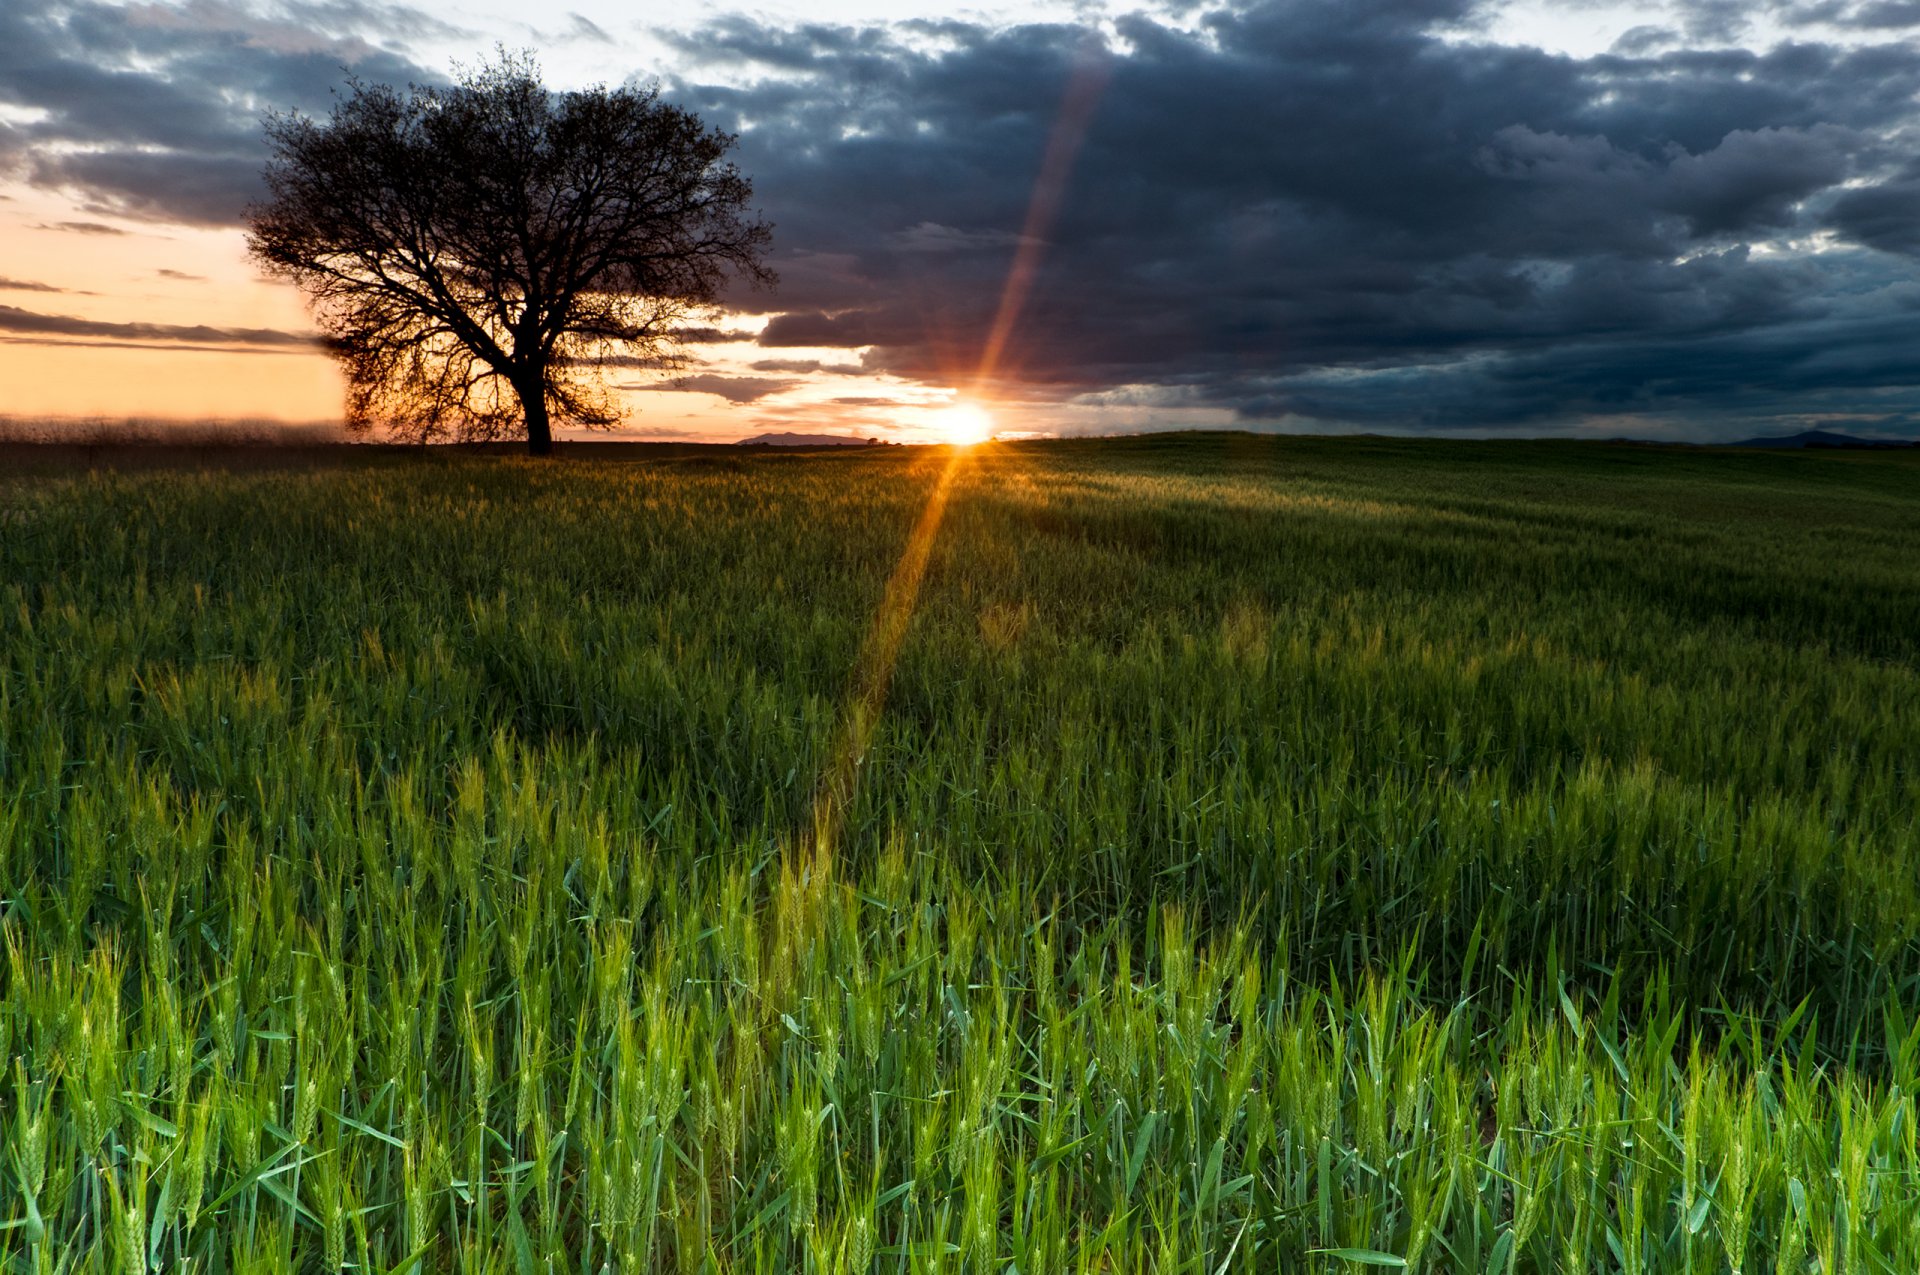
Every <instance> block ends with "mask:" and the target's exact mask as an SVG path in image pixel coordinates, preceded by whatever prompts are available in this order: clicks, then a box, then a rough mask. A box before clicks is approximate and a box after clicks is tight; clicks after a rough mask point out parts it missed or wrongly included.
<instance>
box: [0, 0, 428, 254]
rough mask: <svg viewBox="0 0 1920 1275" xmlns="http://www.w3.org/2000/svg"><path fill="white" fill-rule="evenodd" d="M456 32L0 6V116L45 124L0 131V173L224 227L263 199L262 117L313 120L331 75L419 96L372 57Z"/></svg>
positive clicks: (409, 18) (207, 11)
mask: <svg viewBox="0 0 1920 1275" xmlns="http://www.w3.org/2000/svg"><path fill="white" fill-rule="evenodd" d="M455 31H456V29H455V28H453V27H451V26H449V25H448V24H446V23H444V22H442V21H440V20H439V19H437V18H434V17H432V16H431V15H429V14H427V13H425V12H424V11H422V10H419V9H414V8H410V7H407V6H403V5H395V4H378V3H370V2H366V0H278V3H275V4H274V5H272V6H271V7H262V6H257V5H250V4H246V3H228V2H225V0H186V2H185V3H176V4H160V3H155V4H142V5H136V6H123V5H119V4H111V3H104V2H103V0H48V2H47V3H43V4H33V5H28V4H20V5H15V4H8V5H4V6H0V103H4V104H8V105H13V106H19V107H26V108H31V109H34V110H36V111H38V112H41V113H43V116H42V118H40V119H38V120H37V121H36V122H34V123H30V124H13V125H10V126H7V127H5V128H4V130H0V171H5V170H6V169H9V168H11V169H13V170H14V171H16V172H17V173H19V174H20V175H22V176H24V177H25V178H26V179H27V180H28V181H30V182H32V183H33V184H35V185H37V186H41V187H45V188H49V189H61V190H68V191H71V192H74V193H75V194H76V195H77V196H78V197H79V199H80V200H81V202H82V203H83V204H84V205H85V206H86V207H88V208H90V209H92V210H96V211H99V212H104V213H113V214H119V215H124V216H131V217H138V218H146V219H151V220H156V221H171V222H185V223H191V224H200V225H232V224H235V223H236V222H237V221H238V220H239V217H240V214H241V211H242V209H243V208H244V207H245V206H246V204H247V202H248V201H249V200H252V199H254V198H257V197H258V196H259V195H260V193H261V190H262V188H261V186H260V169H261V164H262V161H263V159H264V151H263V149H262V141H261V135H260V115H261V113H262V112H264V111H267V110H285V109H289V108H301V109H306V110H312V111H324V110H326V109H327V107H328V103H329V100H330V99H329V93H330V91H331V90H332V89H334V88H336V87H337V86H338V84H339V81H340V78H341V68H342V67H343V66H345V67H350V68H352V69H353V70H354V71H355V72H357V73H359V74H361V75H362V76H364V77H365V78H367V79H369V80H389V81H396V82H403V83H404V82H406V81H407V80H409V79H411V80H419V81H429V80H432V79H434V78H435V77H433V76H432V75H430V74H427V73H424V72H422V71H421V69H420V68H418V67H416V66H415V65H413V63H412V62H411V61H409V60H408V59H407V58H406V57H405V56H404V55H402V54H400V53H397V52H394V51H393V50H392V49H391V48H390V47H385V46H387V45H389V44H391V43H392V42H393V41H396V40H400V39H407V38H418V37H420V36H423V35H437V36H445V35H449V34H453V33H455ZM69 228H78V227H77V225H75V226H70V227H69Z"/></svg>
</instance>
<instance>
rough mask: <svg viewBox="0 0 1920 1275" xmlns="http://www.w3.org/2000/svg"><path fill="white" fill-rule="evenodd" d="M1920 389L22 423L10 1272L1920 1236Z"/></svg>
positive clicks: (1850, 1257)
mask: <svg viewBox="0 0 1920 1275" xmlns="http://www.w3.org/2000/svg"><path fill="white" fill-rule="evenodd" d="M1917 812H1920V454H1838V453H1834V454H1763V453H1741V452H1719V453H1712V452H1705V451H1693V452H1690V451H1682V450H1673V449H1655V448H1646V447H1628V446H1606V445H1599V444H1595V445H1579V444H1565V443H1560V444H1545V443H1542V444H1529V443H1510V442H1509V443H1460V442H1455V443H1435V442H1390V441H1381V440H1362V439H1349V440H1302V439H1292V440H1288V439H1261V438H1254V437H1249V436H1228V435H1214V436H1206V435H1198V436H1194V435H1189V436H1181V437H1162V438H1156V439H1134V440H1118V441H1101V442H1091V441H1090V442H1079V443H1070V442H1059V443H1033V444H997V445H992V446H988V447H983V448H978V449H975V450H973V451H972V452H954V451H950V450H948V449H944V448H866V449H847V450H846V451H845V452H843V453H835V454H822V453H812V454H771V455H768V454H761V455H752V454H744V453H739V452H730V451H727V450H724V449H711V450H705V451H696V450H692V449H681V450H680V451H672V450H664V451H661V452H659V453H657V454H653V455H651V456H650V458H643V459H639V460H607V459H600V460H566V459H564V458H563V459H562V460H560V461H558V462H553V463H545V464H542V463H534V462H528V461H524V460H518V459H510V458H502V457H495V456H475V455H458V454H443V453H438V452H435V453H433V454H422V455H416V456H396V455H393V454H391V453H379V454H375V453H373V452H371V451H369V452H368V453H367V454H365V455H357V454H355V453H353V452H351V451H350V450H349V451H343V453H342V456H341V458H339V459H338V460H336V461H331V462H324V463H319V464H316V465H314V466H311V467H308V468H305V469H297V470H280V469H271V468H256V469H251V470H250V469H244V468H241V469H234V468H228V469H220V468H217V467H216V468H215V469H212V470H209V471H207V472H197V471H192V470H175V471H171V472H168V471H152V472H119V473H113V472H101V473H93V474H88V473H84V472H77V471H68V472H64V473H62V472H47V473H42V474H40V475H38V476H24V475H21V474H19V473H16V475H15V476H14V477H12V478H6V477H0V941H3V944H4V950H3V951H0V990H3V991H4V999H3V1001H0V1059H4V1076H0V1138H3V1141H0V1269H4V1270H7V1271H21V1272H28V1271H32V1272H66V1271H76V1272H77V1271H107V1270H112V1271H118V1272H139V1271H146V1270H170V1271H186V1270H192V1271H206V1272H222V1271H232V1272H256V1271H289V1270H298V1271H335V1270H342V1269H351V1270H354V1271H369V1272H382V1273H384V1272H408V1271H420V1272H440V1271H460V1272H533V1271H540V1272H547V1271H579V1272H599V1271H609V1272H624V1271H655V1270H659V1271H756V1272H761V1271H764V1272H787V1271H794V1272H822V1273H844V1272H869V1271H872V1272H906V1271H956V1272H957V1271H973V1272H994V1273H995V1275H1002V1273H1007V1272H1019V1273H1020V1275H1042V1273H1046V1272H1078V1271H1105V1272H1133V1271H1162V1272H1191V1273H1193V1275H1216V1273H1217V1272H1225V1271H1262V1272H1266V1271H1308V1272H1314V1271H1327V1272H1337V1271H1366V1270H1378V1269H1392V1268H1405V1269H1409V1270H1418V1271H1448V1272H1451V1271H1465V1272H1474V1273H1475V1275H1479V1273H1481V1272H1486V1273H1488V1275H1499V1273H1501V1272H1505V1273H1507V1275H1513V1273H1515V1272H1600V1271H1627V1272H1643V1271H1660V1272H1666V1271H1671V1272H1687V1273H1689V1275H1690V1273H1692V1272H1712V1271H1753V1272H1761V1271H1765V1272H1774V1271H1789V1272H1820V1273H1821V1275H1834V1273H1837V1272H1855V1271H1860V1272H1869V1271H1886V1272H1893V1273H1894V1275H1911V1273H1912V1272H1913V1271H1915V1270H1916V1269H1920V1146H1917V1145H1916V1135H1917V1132H1920V1130H1917V1128H1916V1122H1917V1121H1920V1111H1917V1110H1916V1094H1917V1093H1920V814H1917Z"/></svg>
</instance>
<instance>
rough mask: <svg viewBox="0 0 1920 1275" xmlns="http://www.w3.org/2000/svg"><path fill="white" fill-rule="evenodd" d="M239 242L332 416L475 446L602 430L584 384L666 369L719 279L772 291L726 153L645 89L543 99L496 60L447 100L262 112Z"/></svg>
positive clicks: (522, 72) (601, 404)
mask: <svg viewBox="0 0 1920 1275" xmlns="http://www.w3.org/2000/svg"><path fill="white" fill-rule="evenodd" d="M266 132H267V140H268V142H269V143H270V144H271V146H272V152H273V153H272V158H271V159H270V160H269V162H268V164H267V171H266V181H267V188H268V190H269V192H270V198H269V199H268V200H267V201H266V202H265V203H263V204H257V205H255V206H253V207H251V208H249V209H248V210H247V220H248V234H247V247H248V249H249V251H250V252H251V253H252V255H253V258H254V260H255V261H256V262H258V263H259V264H260V265H262V266H263V267H265V269H266V270H267V271H268V272H269V273H270V274H273V275H276V276H279V277H281V278H285V279H290V280H292V281H293V282H295V283H297V284H299V285H300V286H301V287H302V288H303V289H304V290H305V291H306V292H307V294H308V297H309V299H310V301H311V303H312V306H313V309H314V313H315V317H316V318H317V320H318V322H319V323H320V326H321V328H322V329H323V330H324V331H325V333H326V335H327V338H328V343H329V345H330V347H331V349H332V350H333V352H334V353H335V354H336V355H337V356H338V357H339V358H340V360H341V361H342V362H343V363H344V364H345V365H346V371H347V384H348V393H347V420H348V423H349V425H350V426H352V427H353V428H356V429H366V428H369V427H371V426H373V425H374V424H385V425H388V426H389V427H391V428H392V429H394V430H395V431H396V432H397V433H399V434H400V435H401V436H402V437H408V438H413V439H417V440H420V441H425V440H427V439H431V438H439V437H447V436H451V437H457V438H463V439H491V438H503V437H512V436H513V435H514V434H516V433H517V432H518V431H519V430H520V429H521V428H524V429H525V431H526V439H527V450H528V452H529V453H531V454H533V455H535V456H544V455H547V454H548V453H550V452H551V451H552V449H553V429H554V426H555V425H556V424H578V425H588V426H601V427H604V426H609V425H611V424H613V422H614V421H616V420H617V419H618V417H619V412H618V410H617V407H616V405H615V400H614V398H613V395H612V394H611V393H610V392H609V391H608V390H607V388H606V386H605V384H604V382H603V381H602V379H601V376H600V372H601V370H602V369H603V368H606V367H608V366H627V367H632V366H655V367H668V366H672V365H673V364H674V362H675V352H674V351H675V346H676V342H677V340H678V339H679V338H680V337H681V335H682V334H683V333H684V331H685V329H686V325H687V324H688V323H689V322H691V321H694V320H698V319H708V318H710V317H711V315H712V314H713V312H714V307H715V303H716V301H717V300H718V298H719V296H720V293H721V290H722V288H723V287H724V286H725V284H726V282H727V280H728V278H729V276H740V277H744V278H745V279H747V280H748V281H749V282H751V283H753V284H755V285H757V286H758V285H767V284H771V283H772V282H773V275H772V273H771V272H770V271H769V270H768V269H767V268H766V266H765V265H764V264H763V263H762V253H763V252H764V251H765V249H766V246H767V243H768V240H769V238H770V233H771V232H770V228H769V227H768V226H767V225H766V223H764V222H762V221H761V220H760V219H759V218H758V216H757V214H754V213H752V212H750V211H749V210H748V208H747V202H748V200H749V199H751V198H752V195H753V186H752V184H751V183H750V182H749V181H748V180H747V179H746V178H745V177H744V176H742V175H741V173H740V171H739V169H737V168H736V167H735V166H734V165H733V164H731V163H729V162H727V161H726V155H727V153H728V151H729V150H731V149H732V147H733V144H734V141H735V139H734V138H733V137H732V136H730V135H728V134H726V133H722V132H719V131H717V130H714V129H709V128H706V127H705V126H704V125H702V124H701V122H700V120H699V118H698V117H696V116H694V115H693V114H691V113H690V112H688V111H685V110H682V109H680V108H679V107H676V106H672V105H670V104H668V103H666V102H663V101H661V100H660V96H659V93H658V91H657V90H651V89H649V90H641V89H634V88H618V89H609V88H606V87H597V88H591V89H586V90H584V91H581V92H569V93H553V92H549V91H548V90H547V88H546V87H545V86H544V85H543V84H542V83H541V82H540V78H539V71H538V68H537V67H536V66H535V65H534V63H533V61H532V59H531V58H530V57H528V56H519V57H515V56H512V55H508V54H505V53H502V54H501V55H500V56H499V58H498V59H497V60H496V61H494V62H493V63H491V64H489V65H486V66H483V67H481V68H480V69H478V70H477V71H473V72H470V73H467V74H465V75H463V76H462V78H461V79H460V82H459V83H458V84H456V85H454V86H453V87H451V88H423V87H421V86H418V85H413V86H409V88H408V90H407V91H406V92H405V93H404V94H403V93H401V92H399V91H398V90H396V89H393V88H391V87H389V86H386V85H379V84H364V83H361V82H360V81H357V80H356V81H353V82H352V85H351V92H350V93H349V94H348V95H347V96H346V97H344V98H343V99H342V100H341V101H340V102H339V103H338V104H337V105H336V106H335V107H334V110H333V113H332V117H331V118H330V119H327V120H325V121H321V120H316V119H312V118H309V117H307V116H304V115H300V114H297V113H295V114H286V115H274V116H270V117H269V118H268V120H267V124H266Z"/></svg>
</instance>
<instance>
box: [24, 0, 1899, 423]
mask: <svg viewBox="0 0 1920 1275" xmlns="http://www.w3.org/2000/svg"><path fill="white" fill-rule="evenodd" d="M569 3H571V4H572V7H570V8H569V7H567V5H568V4H569ZM648 8H649V9H652V8H653V7H651V6H649V7H648ZM527 11H528V7H527V6H525V5H524V4H518V3H509V2H507V0H465V2H463V3H462V4H461V5H459V6H457V7H442V6H434V7H432V8H431V9H429V8H427V7H415V6H412V5H406V4H395V3H385V2H383V0H143V2H138V3H122V2H120V0H5V3H4V4H0V384H4V385H5V386H6V387H7V390H6V396H5V399H4V400H0V414H4V415H8V416H11V417H13V418H15V419H16V420H18V419H39V418H61V419H67V418H91V417H98V418H107V419H118V418H142V419H149V420H151V419H175V418H177V419H183V420H204V419H224V418H241V419H248V420H278V421H286V422H328V421H335V420H337V419H338V418H339V415H340V411H341V401H342V384H341V379H340V377H339V374H338V373H337V371H336V370H335V369H334V366H333V365H332V364H331V363H330V362H329V360H328V359H327V358H326V357H325V356H324V355H323V354H321V353H320V352H319V351H318V349H317V348H316V346H315V344H314V339H313V338H314V334H315V329H314V327H313V325H312V323H311V321H310V319H309V318H308V315H307V312H306V310H305V308H304V306H303V304H302V301H301V298H300V296H299V294H298V293H297V292H296V291H294V290H292V289H291V288H289V287H288V286H286V285H283V284H279V283H273V282H269V281H267V280H265V279H263V278H261V277H260V276H259V275H258V273H257V272H256V271H255V269H254V268H253V267H252V266H251V265H250V264H249V263H248V261H247V259H246V254H245V248H244V244H243V240H242V232H241V228H240V227H241V219H242V213H243V210H244V209H245V207H246V205H247V203H248V201H249V200H252V199H255V198H257V197H258V196H259V195H260V193H261V188H260V177H259V174H260V169H261V165H262V162H263V160H264V156H265V147H264V143H263V141H262V136H261V128H260V120H261V116H262V113H263V112H265V111H269V110H286V109H297V110H303V111H307V112H310V113H318V114H324V113H325V112H326V111H327V110H328V109H329V103H330V101H331V100H332V97H331V95H332V94H334V93H336V92H337V91H339V90H340V88H341V87H342V86H343V84H344V81H345V77H346V74H347V73H348V71H351V73H352V74H354V75H356V76H358V77H360V78H362V79H365V80H370V81H385V82H393V83H403V82H407V81H419V82H438V81H444V80H446V79H448V78H449V76H450V75H451V74H452V71H453V67H454V66H455V65H456V64H469V65H470V64H473V63H477V62H479V61H481V60H483V59H484V58H486V57H487V56H488V55H489V54H490V53H491V51H492V50H493V49H494V48H495V47H496V46H505V47H508V48H512V49H531V50H532V51H534V53H535V54H536V55H537V57H538V59H539V61H540V63H541V65H542V67H543V69H544V72H545V74H546V77H547V79H548V81H549V83H551V84H552V85H553V86H554V87H556V88H561V89H564V88H567V87H576V86H582V85H586V84H590V83H596V82H605V83H625V82H636V83H643V84H645V83H658V84H659V85H660V86H661V87H662V89H663V91H664V93H665V95H666V96H667V97H668V98H669V99H671V100H673V101H675V102H677V103H679V104H681V105H684V106H687V107H690V108H692V109H694V110H695V111H697V112H698V113H700V115H701V116H702V117H703V118H704V119H706V120H707V121H708V122H709V123H712V124H714V125H717V126H719V127H721V128H724V129H727V130H729V131H731V132H735V133H737V134H738V135H739V144H738V149H737V159H738V162H739V163H740V165H741V167H742V168H743V170H744V171H745V172H746V173H747V174H748V175H749V176H750V177H752V179H753V180H754V183H755V203H756V205H757V206H758V208H759V209H760V210H761V212H762V213H763V214H764V215H765V216H766V218H767V219H768V220H769V221H771V222H772V223H773V225H774V244H773V250H772V253H771V255H770V259H769V260H770V264H771V265H772V266H773V267H774V268H775V269H776V270H777V271H778V273H779V275H780V283H779V285H778V287H777V288H775V289H773V290H770V291H761V292H755V291H752V290H748V289H744V288H742V289H737V290H735V291H733V292H731V293H730V294H729V296H728V298H727V302H728V313H727V314H726V316H725V317H724V319H723V322H722V325H721V326H722V327H723V328H724V329H725V331H726V332H727V333H728V335H729V337H730V338H731V339H728V340H725V341H718V342H712V343H709V344H705V345H701V346H696V347H693V348H692V349H691V350H690V355H691V359H690V362H689V364H688V366H686V367H685V368H683V369H682V370H681V371H680V372H679V373H677V374H675V376H674V378H673V379H672V380H671V381H667V382H662V381H660V380H657V379H653V380H643V379H628V380H623V381H621V382H620V384H621V387H622V391H623V397H624V400H625V402H626V404H627V407H628V409H629V419H628V420H627V422H626V423H625V425H624V426H623V427H622V428H623V431H624V432H626V433H627V434H630V435H632V436H635V437H658V438H687V437H695V438H711V439H714V440H727V439H733V438H739V437H744V436H751V435H754V434H758V433H762V432H767V431H803V432H812V433H835V434H852V435H858V436H870V437H879V438H895V439H900V440H903V441H905V440H915V439H921V438H928V437H938V436H941V435H942V434H944V433H946V432H948V431H950V430H952V429H954V428H956V426H957V425H960V424H961V423H964V424H965V426H966V427H969V428H971V427H972V426H973V425H974V424H976V423H977V422H979V421H980V420H982V419H983V417H982V416H981V413H985V414H986V416H985V417H984V419H987V420H990V421H991V423H992V426H993V427H994V428H996V429H998V430H1000V431H1003V432H1005V433H1008V434H1082V433H1117V432H1132V431H1136V430H1145V429H1164V428H1194V427H1207V428H1223V427H1224V428H1240V429H1258V430H1286V431H1299V432H1313V433H1331V432H1347V431H1371V432H1381V433H1435V434H1467V435H1493V436H1501V435H1514V436H1523V435H1524V436H1533V435H1568V436H1581V437H1615V436H1631V437H1642V438H1654V439H1672V440H1690V441H1711V440H1728V439H1735V438H1744V437H1749V436H1753V435H1756V434H1776V433H1787V432H1792V431H1795V430H1799V429H1806V428H1815V427H1820V428H1833V429H1842V430H1846V431H1848V432H1853V433H1858V434H1865V435H1873V436H1884V437H1898V438H1920V268H1917V266H1916V257H1917V256H1920V146H1917V145H1916V143H1917V142H1920V105H1917V104H1916V103H1917V99H1916V94H1917V93H1920V38H1917V37H1920V0H1692V2H1688V3H1671V2H1665V0H1661V2H1654V0H1648V2H1646V3H1634V4H1610V3H1608V4H1586V3H1579V2H1577V0H1575V2H1572V3H1569V2H1566V0H1562V2H1561V3H1552V4H1549V3H1537V2H1535V0H1520V2H1514V3H1504V2H1499V0H1495V2H1492V3H1480V2H1475V0H1270V2H1265V3H1211V2H1202V3H1187V2H1186V0H1156V2H1155V3H1152V4H1148V5H1144V6H1142V5H1137V4H1130V3H1116V4H1100V3H1092V2H1084V3H1057V2H1052V0H1049V2H1047V3H1037V4H1025V5H1016V4H999V5H985V6H980V7H967V8H962V7H952V6H935V5H929V4H924V3H915V2H912V0H909V2H907V3H902V2H901V0H820V2H815V3H805V4H799V3H784V4H771V5H761V6H758V7H755V8H752V9H742V10H737V11H727V10H724V9H720V8H707V7H704V6H703V7H700V8H698V9H697V10H696V9H694V8H693V7H688V8H687V9H686V10H685V11H684V12H682V13H680V14H679V15H678V16H675V15H674V14H672V13H669V14H668V16H664V17H663V16H661V13H660V12H659V11H654V12H646V13H643V12H642V11H641V10H640V9H639V8H638V7H636V6H632V5H630V4H626V3H623V2H620V0H559V2H558V3H556V4H554V5H552V6H550V7H547V8H543V9H542V10H541V11H540V14H541V16H540V17H538V18H537V19H536V20H534V21H533V22H532V23H531V24H530V23H529V22H528V20H527V18H526V16H525V15H526V13H527ZM983 368H985V369H987V371H985V372H984V373H983ZM956 405H958V406H956Z"/></svg>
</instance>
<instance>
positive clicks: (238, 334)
mask: <svg viewBox="0 0 1920 1275" xmlns="http://www.w3.org/2000/svg"><path fill="white" fill-rule="evenodd" d="M0 332H10V333H20V334H23V335H27V336H41V337H97V338H100V339H102V340H112V341H166V342H181V343H185V344H189V345H222V346H235V347H265V348H268V349H286V348H290V347H291V348H308V349H310V348H312V347H314V346H316V345H318V344H319V342H318V341H317V339H316V338H315V337H314V336H313V335H312V334H311V333H302V332H284V331H281V330H279V329H277V328H220V327H210V326H207V325H205V324H176V323H111V322H103V321H101V320H98V319H81V318H76V317H74V316H72V315H67V314H42V313H39V312H38V311H34V310H22V309H20V308H19V307H18V306H11V305H0Z"/></svg>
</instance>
